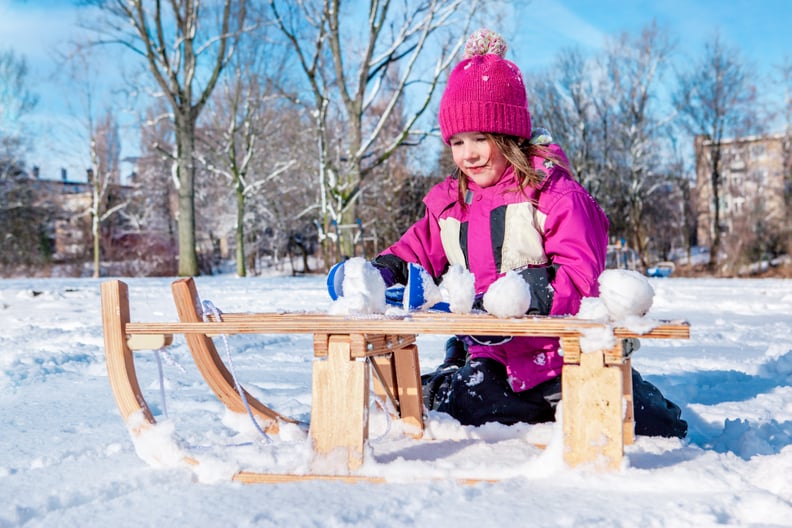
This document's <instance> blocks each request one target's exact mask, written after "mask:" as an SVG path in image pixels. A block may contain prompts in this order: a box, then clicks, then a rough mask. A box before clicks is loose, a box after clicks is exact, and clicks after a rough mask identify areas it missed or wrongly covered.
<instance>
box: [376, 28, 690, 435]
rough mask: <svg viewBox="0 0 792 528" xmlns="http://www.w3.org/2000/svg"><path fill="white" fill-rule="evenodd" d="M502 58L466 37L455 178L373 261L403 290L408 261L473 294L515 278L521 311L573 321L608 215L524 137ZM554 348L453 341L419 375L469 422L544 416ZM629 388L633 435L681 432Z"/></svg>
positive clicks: (445, 106)
mask: <svg viewBox="0 0 792 528" xmlns="http://www.w3.org/2000/svg"><path fill="white" fill-rule="evenodd" d="M505 51H506V46H505V43H504V42H503V40H502V39H501V37H500V36H499V35H497V34H494V33H492V32H490V31H487V30H480V31H478V32H476V33H474V34H473V35H472V36H471V38H470V39H469V40H468V43H467V45H466V48H465V57H464V59H463V60H462V61H461V62H460V63H459V64H458V65H457V66H456V67H455V68H454V70H453V71H452V72H451V75H450V77H449V79H448V84H447V86H446V89H445V92H444V93H443V97H442V100H441V102H440V111H439V122H440V131H441V133H442V137H443V141H444V142H445V143H446V144H447V145H449V146H450V147H451V153H452V155H453V159H454V163H455V164H456V166H457V169H456V171H455V174H453V175H452V176H449V177H448V178H447V179H446V180H445V181H444V182H442V183H440V184H438V185H436V186H435V187H434V188H432V189H431V190H430V191H429V193H428V195H427V196H426V198H425V199H424V203H425V205H426V214H425V216H424V217H423V218H422V219H421V220H419V221H418V222H416V223H415V224H414V225H413V226H412V227H411V228H410V229H409V230H408V231H407V232H406V233H405V234H404V235H403V236H402V238H401V239H400V240H399V241H398V242H396V243H395V244H393V245H392V246H391V247H389V248H388V249H387V250H385V251H383V252H382V253H381V254H380V255H379V256H378V257H376V258H375V259H374V260H373V264H374V266H375V267H377V268H379V270H380V273H381V274H382V276H383V278H384V279H385V282H386V285H388V286H390V285H392V284H396V283H401V284H406V282H407V278H408V277H407V274H408V273H407V270H408V263H413V264H419V265H420V266H422V267H423V268H425V269H426V271H427V272H428V273H429V274H430V275H431V276H432V277H434V278H435V280H436V281H439V280H440V279H441V278H442V276H443V274H444V273H445V272H446V271H447V270H448V269H449V267H450V266H452V265H457V264H459V265H462V266H464V268H466V269H467V270H469V271H470V272H471V273H472V274H473V275H474V277H475V289H476V292H477V293H478V294H483V293H484V292H486V291H487V290H488V288H489V287H490V285H491V284H493V282H495V281H496V280H497V279H498V278H500V277H502V276H503V275H504V274H505V273H506V272H509V271H516V272H518V273H520V274H521V275H522V277H523V278H524V279H525V281H526V282H527V283H528V284H529V285H530V286H531V293H532V295H531V297H532V299H534V300H533V301H532V306H531V309H530V310H529V312H533V313H540V314H549V315H574V314H576V313H577V312H578V309H579V307H580V302H581V299H582V298H583V297H597V296H598V283H597V279H598V277H599V275H600V273H601V272H602V271H603V270H604V268H605V254H606V248H607V243H608V220H607V218H606V216H605V214H604V213H603V212H602V209H601V208H600V207H599V205H598V204H597V203H596V202H595V201H594V199H593V198H592V197H591V196H590V195H589V194H588V193H587V192H586V190H585V189H584V188H583V187H582V186H581V185H580V184H578V183H577V182H576V181H575V180H574V179H573V178H572V177H571V176H570V173H569V169H568V168H567V167H568V161H567V158H566V156H565V154H564V152H563V151H562V150H561V148H560V147H559V146H558V145H555V144H552V143H551V142H550V141H551V140H550V139H549V137H548V135H547V134H533V135H532V130H531V116H530V113H529V111H528V102H527V97H526V90H525V86H524V83H523V79H522V75H521V73H520V70H519V69H518V68H517V66H516V65H515V64H513V63H512V62H510V61H508V60H506V59H504V55H505ZM558 346H559V343H558V340H557V339H553V338H539V337H514V338H502V339H497V338H495V339H492V338H476V337H473V336H464V337H460V338H452V339H451V340H449V343H448V345H447V349H448V353H447V357H446V362H445V363H444V364H443V365H441V367H440V368H439V369H438V371H437V372H436V373H435V374H434V375H430V376H425V377H424V378H425V381H426V382H427V383H426V386H425V395H426V396H431V397H430V398H429V399H430V400H431V399H434V402H429V403H430V407H434V408H436V409H438V410H440V411H444V412H447V413H449V414H451V415H452V416H454V417H455V418H456V419H458V420H459V421H460V422H461V423H463V424H466V425H480V424H483V423H485V422H489V421H496V422H501V423H504V424H513V423H516V422H529V423H536V422H544V421H551V420H553V419H554V415H555V407H556V404H557V403H558V401H559V399H560V396H561V384H560V375H561V367H562V363H563V359H562V357H561V356H560V354H559V350H558ZM466 359H467V360H466ZM450 372H453V376H448V374H449V373H450ZM635 381H636V387H635V394H634V401H635V418H636V432H638V433H639V434H660V435H665V436H680V437H682V436H684V435H685V432H686V429H687V426H686V424H685V422H684V421H681V420H680V419H679V409H678V408H676V406H674V405H673V404H670V402H667V401H666V400H665V399H664V398H662V396H659V391H657V389H656V388H654V387H651V386H649V387H651V390H650V392H652V393H653V397H652V395H647V394H645V392H646V391H644V390H643V389H644V386H643V384H644V383H645V382H643V381H642V380H640V377H638V378H636V380H635ZM438 385H443V390H441V391H440V394H436V393H437V388H438V387H437V386H438ZM435 396H436V397H435ZM658 397H659V398H660V400H658V399H657V398H658ZM653 398H654V399H653ZM650 400H651V401H650ZM432 403H434V405H432ZM647 408H649V410H646V409H647ZM655 415H657V416H655Z"/></svg>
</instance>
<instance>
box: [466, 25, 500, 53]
mask: <svg viewBox="0 0 792 528" xmlns="http://www.w3.org/2000/svg"><path fill="white" fill-rule="evenodd" d="M507 49H508V48H507V47H506V41H505V40H503V37H502V36H500V35H499V34H498V33H495V32H494V31H491V30H489V29H487V28H482V29H479V30H477V31H475V32H474V33H473V34H472V35H470V37H468V40H467V42H465V55H464V58H465V59H469V58H471V57H475V56H476V55H487V54H489V53H492V54H493V55H497V56H498V57H500V58H501V59H503V58H505V57H506V50H507Z"/></svg>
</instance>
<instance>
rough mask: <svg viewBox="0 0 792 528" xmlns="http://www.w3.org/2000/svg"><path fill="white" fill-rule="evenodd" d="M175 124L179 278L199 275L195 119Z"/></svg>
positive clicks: (182, 118) (179, 118)
mask: <svg viewBox="0 0 792 528" xmlns="http://www.w3.org/2000/svg"><path fill="white" fill-rule="evenodd" d="M188 112H189V111H188ZM176 123H177V126H176V143H177V145H178V158H179V161H178V163H179V167H178V174H179V220H178V222H179V276H181V277H194V276H196V275H198V274H199V271H198V254H197V252H196V249H195V162H194V160H193V152H194V150H195V120H194V119H192V118H190V117H184V116H177V117H176Z"/></svg>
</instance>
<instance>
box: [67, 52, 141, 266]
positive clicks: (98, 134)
mask: <svg viewBox="0 0 792 528" xmlns="http://www.w3.org/2000/svg"><path fill="white" fill-rule="evenodd" d="M90 51H91V50H90V49H89V48H78V49H77V51H76V52H75V53H74V54H73V55H71V56H70V57H66V58H65V59H66V62H65V64H66V65H67V69H66V74H67V76H68V78H69V79H70V81H71V82H72V84H74V85H75V86H77V87H79V88H77V89H76V90H73V91H72V92H70V94H69V95H70V101H69V107H70V109H71V112H72V114H73V115H74V119H75V121H76V122H77V123H79V126H76V127H73V129H72V130H74V131H75V133H76V136H77V141H78V142H80V143H82V144H83V145H85V147H86V150H85V151H84V155H85V158H83V159H85V160H86V161H87V165H88V168H87V169H86V175H87V180H88V185H89V186H90V193H91V199H90V202H89V204H88V206H87V209H86V210H85V211H84V212H82V213H81V214H85V215H87V216H88V217H89V218H90V226H91V227H90V236H91V240H92V251H91V253H92V260H93V276H94V277H99V275H100V269H101V266H100V262H101V257H102V249H103V248H102V246H103V244H102V238H103V237H102V231H103V225H104V224H105V222H106V221H107V220H108V219H109V218H110V217H111V216H113V214H115V213H116V212H118V211H119V210H120V209H122V208H123V207H124V206H125V205H126V203H125V202H121V201H120V200H119V202H118V203H113V204H111V203H110V194H111V189H115V190H116V191H117V190H118V188H119V186H120V185H121V175H120V166H119V165H120V158H121V140H120V136H119V133H118V122H117V119H116V116H115V113H114V111H113V110H112V109H111V108H110V107H109V106H108V107H106V108H105V110H104V111H103V113H102V115H101V117H98V115H97V114H99V113H100V110H99V108H98V107H100V106H102V103H101V102H100V101H99V97H100V95H99V94H100V88H99V86H98V84H99V82H98V79H99V78H100V77H101V76H100V74H99V72H98V71H97V69H96V67H95V66H94V64H95V58H94V57H93V55H92V54H91V52H90ZM116 196H118V193H116ZM111 243H112V234H110V241H109V242H108V246H109V245H110V244H111Z"/></svg>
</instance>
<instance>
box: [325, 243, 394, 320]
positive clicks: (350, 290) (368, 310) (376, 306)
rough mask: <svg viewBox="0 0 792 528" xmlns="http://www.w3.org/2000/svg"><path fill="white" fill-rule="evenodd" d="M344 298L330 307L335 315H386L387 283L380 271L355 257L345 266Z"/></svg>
mask: <svg viewBox="0 0 792 528" xmlns="http://www.w3.org/2000/svg"><path fill="white" fill-rule="evenodd" d="M342 288H343V292H344V296H343V297H339V298H338V299H337V300H336V301H334V302H333V304H332V305H331V306H330V313H333V314H339V315H340V314H375V313H385V310H386V309H387V304H386V302H385V281H384V280H383V279H382V275H380V272H379V270H377V268H375V267H374V265H373V264H372V263H371V262H369V261H367V260H366V259H364V258H362V257H354V258H351V259H349V260H347V261H346V263H345V264H344V282H343V284H342Z"/></svg>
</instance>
